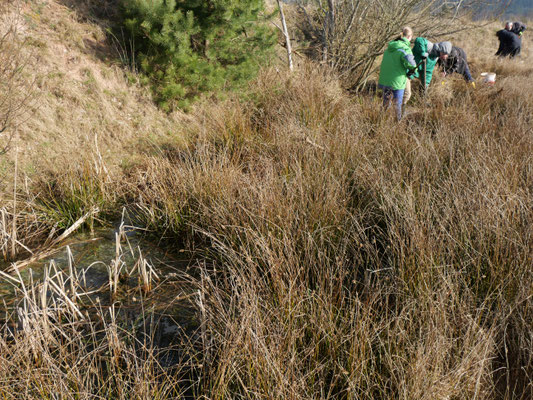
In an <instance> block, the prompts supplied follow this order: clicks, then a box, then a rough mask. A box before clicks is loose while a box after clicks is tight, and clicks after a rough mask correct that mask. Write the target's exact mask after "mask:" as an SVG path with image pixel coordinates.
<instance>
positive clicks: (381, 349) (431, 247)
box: [0, 1, 533, 400]
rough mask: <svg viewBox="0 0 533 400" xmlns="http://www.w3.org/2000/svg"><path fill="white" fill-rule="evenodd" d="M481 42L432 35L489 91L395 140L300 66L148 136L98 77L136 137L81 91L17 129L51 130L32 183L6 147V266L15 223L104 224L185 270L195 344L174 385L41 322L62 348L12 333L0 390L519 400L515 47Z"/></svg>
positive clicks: (521, 284) (525, 88) (433, 103)
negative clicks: (172, 253)
mask: <svg viewBox="0 0 533 400" xmlns="http://www.w3.org/2000/svg"><path fill="white" fill-rule="evenodd" d="M46 4H47V5H46V6H45V7H44V8H43V9H42V10H41V11H42V12H43V15H49V14H44V13H45V11H46V10H47V9H48V8H47V7H50V10H55V11H54V12H58V13H61V15H62V18H67V13H66V11H65V9H64V8H62V7H60V6H59V5H57V4H56V3H55V2H52V1H50V2H47V3H46ZM43 10H44V11H43ZM46 12H47V11H46ZM68 15H69V16H68V18H67V19H66V20H67V21H72V19H71V18H73V16H72V15H71V14H68ZM75 26H76V25H75ZM90 26H92V25H90ZM497 28H498V27H497V26H496V25H492V26H491V27H484V28H480V30H479V32H476V33H475V34H470V35H468V37H466V36H460V35H459V36H457V37H456V38H454V43H456V44H457V45H459V46H461V47H463V48H465V49H466V50H467V52H468V53H469V55H471V61H472V69H473V73H474V75H475V76H478V75H479V73H480V72H482V71H494V72H496V73H497V74H498V77H497V82H496V84H495V85H494V86H485V85H483V84H481V82H478V87H477V89H476V90H473V89H472V88H470V87H468V86H467V85H465V83H464V81H462V80H461V78H453V77H452V79H447V80H446V84H445V85H441V84H440V80H438V81H436V84H435V85H434V86H433V87H432V88H431V90H430V92H429V94H428V97H427V99H421V98H416V97H415V98H414V99H413V103H412V105H411V106H410V107H411V108H412V113H411V115H410V116H408V117H407V118H405V119H404V120H403V121H401V122H400V123H396V122H395V121H394V119H393V116H392V114H391V115H387V114H385V115H384V114H383V113H382V110H381V108H380V100H379V99H378V98H375V97H372V96H366V95H363V96H358V95H357V96H353V95H349V94H348V93H346V92H345V91H343V90H342V89H341V87H340V85H339V83H338V82H337V80H336V79H335V77H334V76H333V75H332V74H331V73H330V72H329V71H327V70H325V69H322V68H319V67H317V66H316V65H310V64H306V63H302V65H300V67H299V68H298V70H297V71H296V72H295V73H293V74H288V73H286V72H280V71H279V70H276V69H265V71H264V72H263V73H262V75H261V76H260V77H259V78H258V80H257V81H256V82H254V83H253V84H252V85H251V87H250V94H249V95H248V97H247V98H245V99H242V98H241V99H237V98H230V99H228V100H225V101H209V100H205V101H204V102H203V103H201V104H199V105H198V106H197V107H196V109H194V110H192V111H191V112H190V113H189V114H188V115H173V116H170V117H169V118H167V117H166V116H165V115H164V114H162V113H160V112H159V111H158V110H157V109H155V108H153V106H152V105H151V104H150V103H149V101H148V100H146V98H145V97H143V95H142V89H141V88H138V87H137V86H134V87H133V88H134V91H133V93H136V91H139V93H140V94H139V96H141V97H140V98H141V99H144V100H142V102H140V103H139V102H138V100H137V97H135V96H133V97H131V96H132V95H131V92H130V90H129V87H128V83H127V81H125V80H124V81H123V80H122V79H123V78H121V76H122V75H121V74H119V72H118V71H117V72H116V75H114V78H113V79H112V82H113V83H114V84H117V85H119V87H120V88H123V89H124V90H125V93H126V94H125V95H124V96H126V98H127V99H128V100H127V101H125V102H124V105H122V107H131V108H128V109H129V110H130V112H131V113H133V115H134V117H132V118H134V119H135V118H136V115H137V113H147V112H149V116H150V117H149V118H148V117H145V119H144V120H143V121H144V123H135V122H131V123H129V122H126V121H127V119H126V120H123V119H122V118H123V116H124V115H127V113H125V112H124V111H122V110H120V108H115V107H119V106H114V105H113V101H112V100H109V101H108V102H106V101H100V100H102V99H105V98H106V97H105V96H106V95H105V91H104V85H103V84H102V83H101V81H99V80H98V79H95V80H94V81H92V84H91V85H92V89H91V90H92V91H93V93H95V94H98V96H99V97H97V98H96V99H95V100H94V101H92V100H91V99H92V97H91V95H90V93H88V94H86V93H81V92H80V98H79V100H78V101H81V102H85V101H91V102H90V105H91V107H95V109H94V111H91V112H90V113H89V116H88V117H87V119H84V118H85V117H81V116H80V118H75V117H69V115H71V114H70V111H69V112H67V111H65V112H66V114H65V115H66V116H67V117H66V121H68V123H67V122H65V123H63V124H62V125H58V123H57V121H58V120H56V119H53V121H55V122H53V121H49V122H45V121H46V118H45V116H44V114H41V113H42V112H44V111H43V109H41V111H36V112H35V114H34V116H33V117H32V118H31V119H30V120H28V121H27V123H26V125H25V127H23V128H21V136H20V142H19V146H20V149H23V148H25V147H24V146H25V142H24V141H23V139H22V138H24V137H28V136H24V135H30V134H31V133H32V132H35V131H36V129H35V127H39V126H42V127H43V128H42V130H41V132H43V133H42V135H40V136H39V137H42V138H45V137H47V134H46V132H47V129H46V127H47V126H48V125H47V124H48V123H50V124H52V126H58V127H59V128H58V129H59V131H60V132H63V130H62V128H60V127H61V126H63V127H64V128H65V129H67V127H68V131H65V135H64V136H63V135H62V134H59V135H54V138H55V139H54V140H56V141H57V144H55V145H54V146H52V149H51V150H50V153H51V155H50V157H49V158H50V159H51V160H54V161H53V162H42V163H41V162H40V163H39V164H38V165H39V168H34V169H31V168H30V167H29V166H31V165H34V164H33V163H35V162H36V161H35V160H36V159H37V157H36V156H35V155H36V154H37V153H36V152H32V151H31V150H30V149H29V147H28V148H27V149H26V150H19V151H20V153H19V154H24V155H25V157H22V156H20V155H19V157H20V158H19V159H18V161H17V163H16V164H17V168H18V169H17V171H18V172H17V182H19V185H18V186H17V188H18V189H17V191H16V192H15V193H17V203H16V204H18V205H16V207H14V206H13V203H14V199H13V196H12V195H11V193H13V191H12V189H13V186H14V185H13V184H7V183H6V188H9V190H7V189H6V190H5V191H4V193H3V198H4V199H5V204H6V206H5V211H4V213H5V218H6V221H8V222H9V223H8V222H6V223H5V225H4V232H5V238H6V239H5V248H6V249H7V250H6V252H5V255H6V257H11V256H16V254H12V253H17V251H16V249H15V250H14V251H12V249H13V248H14V247H15V248H17V249H19V248H18V247H17V246H16V243H15V245H13V243H12V242H10V241H9V240H10V239H9V238H12V237H13V229H14V227H15V225H16V227H18V229H19V230H18V231H17V237H18V238H19V239H18V240H19V242H22V243H24V238H25V234H26V233H25V230H24V229H23V228H24V226H34V225H31V224H37V223H38V224H40V225H39V226H41V227H42V232H43V234H48V232H49V231H50V227H51V226H53V225H54V224H55V223H57V224H58V227H67V226H69V225H70V224H71V223H72V222H73V221H75V220H76V219H77V218H79V216H81V215H83V214H84V213H85V212H87V211H88V210H90V209H91V208H93V207H95V206H96V207H98V209H99V210H101V213H100V214H99V216H98V217H97V220H96V221H95V222H98V220H102V221H105V220H106V219H109V218H114V215H115V214H116V211H115V210H121V207H122V206H125V207H127V208H128V209H129V210H131V214H132V215H135V216H136V223H137V224H138V225H141V226H143V227H145V228H146V229H148V230H150V231H151V232H152V233H153V234H154V235H156V236H157V237H160V238H162V239H163V241H162V243H164V245H165V246H168V247H169V248H172V247H177V246H183V245H185V246H186V248H187V249H189V250H191V251H194V252H195V256H196V257H197V258H200V259H201V260H203V261H200V262H199V263H198V265H197V267H195V268H194V269H193V271H192V273H191V275H190V276H189V278H190V279H191V281H192V284H193V285H196V287H197V289H198V296H197V297H195V299H196V300H195V303H194V304H195V305H196V307H197V309H198V315H199V316H200V317H199V318H200V320H201V323H200V326H201V328H200V330H201V337H202V338H203V339H202V340H201V344H198V343H195V345H194V346H192V345H191V349H190V351H191V352H194V354H195V356H194V357H190V358H189V360H194V363H193V364H194V379H189V378H187V379H184V378H183V376H180V375H179V374H178V373H176V374H174V375H171V374H170V372H169V370H165V368H164V367H162V366H160V365H158V364H157V362H155V361H154V358H153V357H151V356H150V354H151V353H150V349H145V350H146V351H143V352H141V353H140V354H139V353H138V352H136V351H133V349H136V348H137V347H136V346H135V345H134V344H132V341H131V337H129V336H128V335H127V334H125V333H124V334H121V332H120V329H119V330H117V327H116V324H113V323H108V324H107V325H105V324H104V332H107V334H106V335H104V336H102V337H100V336H98V335H96V336H93V338H95V339H94V340H93V341H92V342H91V343H93V345H94V343H100V347H98V346H97V345H95V346H96V347H95V349H94V350H86V351H81V350H80V349H82V348H83V346H82V345H83V343H84V340H83V338H84V336H83V335H81V334H80V331H79V330H76V329H75V328H74V327H75V326H76V325H75V324H73V323H72V320H70V319H68V320H67V319H66V320H64V321H65V324H64V325H62V324H61V323H60V321H61V320H59V319H57V318H56V319H55V322H56V324H55V329H58V331H57V335H58V336H61V337H64V339H65V340H64V341H62V342H59V343H63V344H64V345H63V346H58V345H57V343H58V342H57V341H51V342H47V341H46V340H40V341H38V342H37V341H35V340H33V339H32V338H34V337H35V332H33V333H31V334H30V333H28V332H31V331H23V332H21V333H20V337H19V338H18V339H17V341H15V342H7V341H4V340H3V339H1V338H0V358H1V362H0V393H1V394H2V395H3V397H5V398H19V397H17V395H18V394H19V393H20V386H17V385H14V386H13V385H12V383H13V382H24V387H25V388H26V389H25V393H26V394H25V396H26V397H27V398H46V397H50V398H53V396H57V394H58V393H59V396H60V397H61V398H80V397H81V398H98V396H104V397H107V398H124V399H126V398H179V397H180V396H181V395H183V396H185V394H190V393H194V396H195V397H198V398H200V397H201V396H204V398H217V399H222V398H254V399H256V398H264V399H273V398H277V399H309V398H313V399H315V398H324V399H325V398H338V399H363V398H365V399H366V398H374V399H385V398H387V399H389V398H397V399H411V398H412V399H428V400H429V399H431V400H433V399H473V398H477V399H528V398H531V397H532V395H533V386H532V384H531V382H532V381H533V379H532V378H533V369H532V368H533V336H532V332H533V329H532V324H533V301H532V296H533V292H532V288H533V270H532V267H531V266H532V265H533V243H532V238H533V193H532V190H533V159H532V157H531V154H533V135H532V132H531V116H532V115H533V83H532V80H531V76H532V74H533V68H532V67H530V55H529V51H528V50H527V49H528V47H529V46H530V45H531V41H530V40H529V38H528V36H527V34H526V36H525V39H524V42H525V43H524V47H525V49H526V50H525V51H524V54H523V57H522V58H521V59H519V60H512V61H501V60H496V59H494V58H493V57H492V53H493V51H492V49H494V50H495V48H496V43H495V40H494V39H493V37H492V36H491V35H492V33H491V32H493V30H495V29H497ZM57 40H58V43H59V41H60V39H59V37H58V39H57ZM61 40H65V38H64V37H61ZM61 43H63V42H61ZM475 49H482V50H479V51H476V50H475ZM87 57H89V56H87ZM50 59H51V58H50ZM54 60H56V61H57V59H56V58H54ZM56 61H55V62H56ZM67 61H68V60H67ZM94 63H95V64H94V68H95V69H96V70H97V71H98V68H100V67H99V65H100V64H99V62H97V61H94ZM102 68H103V70H105V68H111V67H108V66H106V67H104V66H102ZM93 76H95V77H96V76H100V75H99V74H93ZM45 82H49V81H48V80H45ZM62 82H66V83H63V85H64V90H65V91H67V93H68V91H69V90H71V89H70V88H71V85H70V84H69V83H68V81H62ZM42 90H43V96H44V95H46V94H47V93H49V92H48V91H47V90H46V89H42ZM120 90H122V89H120ZM65 98H66V97H65V96H63V97H62V99H65ZM62 101H63V100H61V101H59V100H55V99H54V100H49V101H48V102H47V103H46V104H48V106H49V107H50V108H51V109H52V110H55V107H58V104H61V103H62ZM76 104H78V103H76ZM83 104H85V103H83ZM101 104H103V105H106V104H107V105H108V106H105V107H104V108H100V105H101ZM107 107H110V108H107ZM89 109H90V107H89ZM66 110H72V112H73V113H80V115H81V114H84V115H85V113H87V111H84V110H87V107H78V106H75V103H68V106H67V107H66ZM106 110H108V111H106ZM46 115H50V114H49V113H47V114H46ZM91 115H92V117H91ZM141 115H146V114H141ZM93 119H99V120H100V124H101V125H93V122H94V121H93ZM62 120H65V118H63V119H62ZM62 120H61V119H60V120H59V121H62ZM117 120H118V121H122V122H121V123H120V124H119V126H120V129H119V128H118V127H117V125H116V124H117ZM80 121H86V127H87V129H83V128H82V127H81V126H78V125H77V124H79V123H80ZM130 124H131V125H130ZM73 127H75V129H74V128H73ZM113 127H116V129H115V128H113ZM71 129H72V130H71ZM80 132H83V133H80ZM88 132H91V133H90V134H89V133H88ZM67 137H68V140H67V139H66V138H67ZM28 142H29V141H28ZM96 143H98V146H97V145H96ZM33 145H35V144H34V141H32V146H33ZM28 146H29V144H28ZM45 147H46V146H45ZM58 149H63V150H62V151H59V150H58ZM74 149H77V151H75V152H74ZM56 150H58V151H56ZM72 153H75V157H72V156H62V154H72ZM39 154H42V153H39ZM7 157H11V160H13V161H10V162H6V171H8V172H6V176H13V175H12V173H11V172H9V171H11V170H10V169H9V168H10V167H14V165H15V160H16V157H15V156H14V155H13V152H11V153H9V154H8V155H7ZM41 161H42V160H41ZM10 174H11V175H10ZM6 179H7V178H6ZM7 182H9V180H7ZM20 182H24V185H22V184H20ZM20 210H24V212H22V211H20ZM13 215H14V216H16V218H17V219H16V220H15V221H16V222H17V221H20V224H19V223H18V222H17V224H13V223H12V220H10V219H9V216H13ZM28 220H29V222H26V223H27V225H24V224H23V221H28ZM30 242H31V241H28V243H30ZM34 242H35V243H38V242H39V241H38V240H34ZM28 246H29V245H28ZM18 253H19V257H20V256H23V255H24V249H23V248H20V249H19V250H18ZM63 312H66V311H63ZM71 318H72V317H71ZM101 318H102V320H103V321H106V320H108V319H109V318H110V317H109V316H105V315H103V316H102V317H101ZM67 323H68V324H67ZM34 326H35V327H36V328H35V329H43V330H44V329H47V328H46V325H43V324H35V325H34ZM101 328H102V327H101V325H99V329H101ZM85 329H88V328H85ZM39 332H41V331H39ZM25 335H26V336H25ZM46 335H49V333H48V332H44V331H43V333H42V336H39V337H43V338H46V337H47V336H46ZM48 337H49V336H48ZM128 338H129V339H128ZM37 343H38V344H37ZM31 346H34V347H33V348H34V349H37V350H36V351H29V350H27V349H30V348H32V347H31ZM35 346H39V347H35ZM35 354H41V357H36V356H35ZM189 362H190V361H189ZM57 365H60V366H63V367H61V368H57ZM65 365H68V368H67V367H64V366H65ZM54 366H56V367H54ZM15 367H16V368H15ZM89 367H90V368H89ZM184 368H185V369H187V367H186V366H184ZM48 371H53V375H51V374H48V373H47V372H48ZM172 371H175V369H174V370H172ZM28 376H29V377H33V378H32V379H27V377H28ZM51 377H53V379H51ZM111 377H112V379H111ZM7 382H9V383H10V384H9V385H8V384H7ZM183 382H186V383H187V385H188V387H187V388H184V387H183V385H184V383H183ZM12 388H18V389H12ZM119 388H120V389H119ZM15 390H19V392H16V391H15ZM180 393H181V394H180Z"/></svg>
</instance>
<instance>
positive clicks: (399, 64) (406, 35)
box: [378, 27, 416, 121]
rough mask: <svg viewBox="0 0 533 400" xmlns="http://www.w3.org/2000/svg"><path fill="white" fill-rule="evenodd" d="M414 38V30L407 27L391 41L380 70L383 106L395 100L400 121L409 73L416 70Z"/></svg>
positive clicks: (385, 106) (387, 105)
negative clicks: (412, 48)
mask: <svg viewBox="0 0 533 400" xmlns="http://www.w3.org/2000/svg"><path fill="white" fill-rule="evenodd" d="M412 38H413V30H412V29H411V28H409V27H405V28H403V30H402V34H401V36H400V37H399V38H398V39H396V40H393V41H391V42H389V45H388V47H387V50H385V53H383V60H382V62H381V68H380V72H379V81H378V87H379V88H380V89H381V90H383V107H384V108H389V107H390V105H391V103H392V101H393V100H394V105H395V108H396V117H397V119H398V121H399V120H400V119H401V118H402V102H403V96H404V92H405V87H406V84H407V75H410V74H412V73H414V72H415V70H416V63H415V59H414V57H413V52H412V51H411V46H410V43H411V39H412Z"/></svg>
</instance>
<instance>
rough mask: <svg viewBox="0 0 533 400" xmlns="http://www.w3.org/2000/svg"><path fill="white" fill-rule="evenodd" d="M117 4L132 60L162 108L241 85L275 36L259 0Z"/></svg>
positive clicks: (138, 0)
mask: <svg viewBox="0 0 533 400" xmlns="http://www.w3.org/2000/svg"><path fill="white" fill-rule="evenodd" d="M122 10H123V14H124V24H125V27H126V32H127V35H128V36H129V38H128V39H129V40H130V43H131V44H132V47H133V51H134V52H135V58H136V60H137V65H138V66H139V67H140V70H141V71H142V72H143V73H144V74H146V77H147V79H148V81H149V82H150V84H151V85H152V86H153V89H154V92H155V94H156V98H157V100H158V102H159V103H160V104H161V105H162V106H163V107H164V108H167V109H168V108H170V107H171V106H172V105H173V104H175V103H176V102H177V104H178V105H179V106H182V107H183V106H187V104H189V102H190V101H191V100H192V99H194V98H195V97H197V96H198V95H199V94H200V93H202V92H211V91H219V90H227V89H234V88H237V87H239V86H241V85H242V84H243V83H245V82H247V81H248V80H250V79H251V78H253V77H254V76H255V74H256V73H257V71H258V69H259V67H260V66H261V65H264V63H265V62H266V61H267V59H268V55H269V53H270V51H271V50H272V49H273V46H274V44H275V42H276V37H275V33H274V32H273V30H272V29H271V28H270V27H268V26H267V25H266V24H265V22H266V20H267V18H268V16H266V15H265V13H264V3H263V0H123V1H122Z"/></svg>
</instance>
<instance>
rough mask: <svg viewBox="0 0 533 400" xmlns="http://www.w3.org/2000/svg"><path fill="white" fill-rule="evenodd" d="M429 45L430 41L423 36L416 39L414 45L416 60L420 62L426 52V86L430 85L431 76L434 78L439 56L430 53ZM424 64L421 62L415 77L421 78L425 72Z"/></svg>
mask: <svg viewBox="0 0 533 400" xmlns="http://www.w3.org/2000/svg"><path fill="white" fill-rule="evenodd" d="M428 44H429V45H431V44H430V42H429V41H428V40H427V39H426V38H423V37H417V38H416V39H415V45H414V46H413V55H414V57H415V62H416V63H417V64H418V63H420V61H422V58H423V57H422V56H423V55H424V54H426V57H427V59H426V87H428V86H429V83H430V82H431V78H433V70H434V69H435V65H436V64H437V61H438V57H434V56H433V55H430V54H429V50H430V49H429V46H428ZM423 69H424V66H423V65H422V64H420V66H419V67H418V69H417V71H416V73H415V74H414V75H413V77H415V78H420V76H422V74H423Z"/></svg>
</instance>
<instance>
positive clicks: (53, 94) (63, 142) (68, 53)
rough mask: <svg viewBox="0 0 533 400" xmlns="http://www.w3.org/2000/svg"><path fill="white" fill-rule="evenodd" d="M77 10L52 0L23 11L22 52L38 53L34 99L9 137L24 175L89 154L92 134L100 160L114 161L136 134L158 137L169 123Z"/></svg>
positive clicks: (99, 32) (60, 166) (61, 166)
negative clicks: (12, 138) (24, 118)
mask: <svg viewBox="0 0 533 400" xmlns="http://www.w3.org/2000/svg"><path fill="white" fill-rule="evenodd" d="M74 4H76V3H74ZM79 11H80V10H76V9H70V8H68V7H67V6H66V5H64V4H62V2H60V1H53V0H50V1H43V2H29V3H27V4H26V5H25V6H24V9H23V13H24V21H25V28H24V36H25V38H26V39H27V40H28V45H29V46H28V51H30V52H32V54H33V55H34V56H35V57H37V58H38V62H37V70H36V71H34V72H35V74H36V75H37V78H38V83H37V85H36V91H37V94H38V97H37V99H36V101H35V102H34V104H33V106H34V108H33V110H32V113H31V115H30V117H29V119H28V120H27V121H26V122H25V123H24V124H23V126H21V128H20V130H19V132H20V135H19V141H18V142H17V144H18V147H19V149H20V151H21V153H22V155H23V157H24V160H25V167H26V168H28V172H31V171H35V170H38V169H42V168H43V167H44V168H52V169H54V168H57V169H64V168H65V167H68V165H69V164H70V165H72V164H73V163H75V161H76V160H77V159H78V158H79V157H85V156H87V153H90V154H96V148H95V138H96V137H97V138H98V146H99V150H100V152H101V155H102V156H103V158H104V159H105V160H108V159H110V160H112V163H117V162H119V161H120V159H121V158H125V157H127V154H128V152H127V151H125V150H124V149H125V148H126V147H127V146H131V145H132V144H134V143H135V142H136V141H137V140H138V138H139V137H141V136H142V137H145V138H149V137H151V136H158V135H164V134H166V133H168V132H169V131H170V130H171V127H172V126H173V124H174V122H175V120H174V119H173V117H172V116H169V115H166V114H164V113H162V112H160V111H159V110H158V109H157V108H156V107H155V106H154V105H153V103H152V102H151V100H150V97H149V95H147V93H146V91H145V90H144V89H140V88H138V87H137V86H136V85H135V84H130V83H129V82H128V79H127V78H126V76H125V71H124V70H123V69H122V68H121V67H120V65H119V63H118V61H117V56H118V53H117V52H116V49H115V48H114V46H113V45H112V44H111V43H110V42H109V41H107V40H106V36H105V34H104V31H103V29H105V26H100V25H98V24H96V23H94V22H90V21H87V20H85V19H83V18H82V17H80V16H79V14H81V12H79ZM102 24H103V23H102ZM80 150H82V151H81V152H80Z"/></svg>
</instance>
